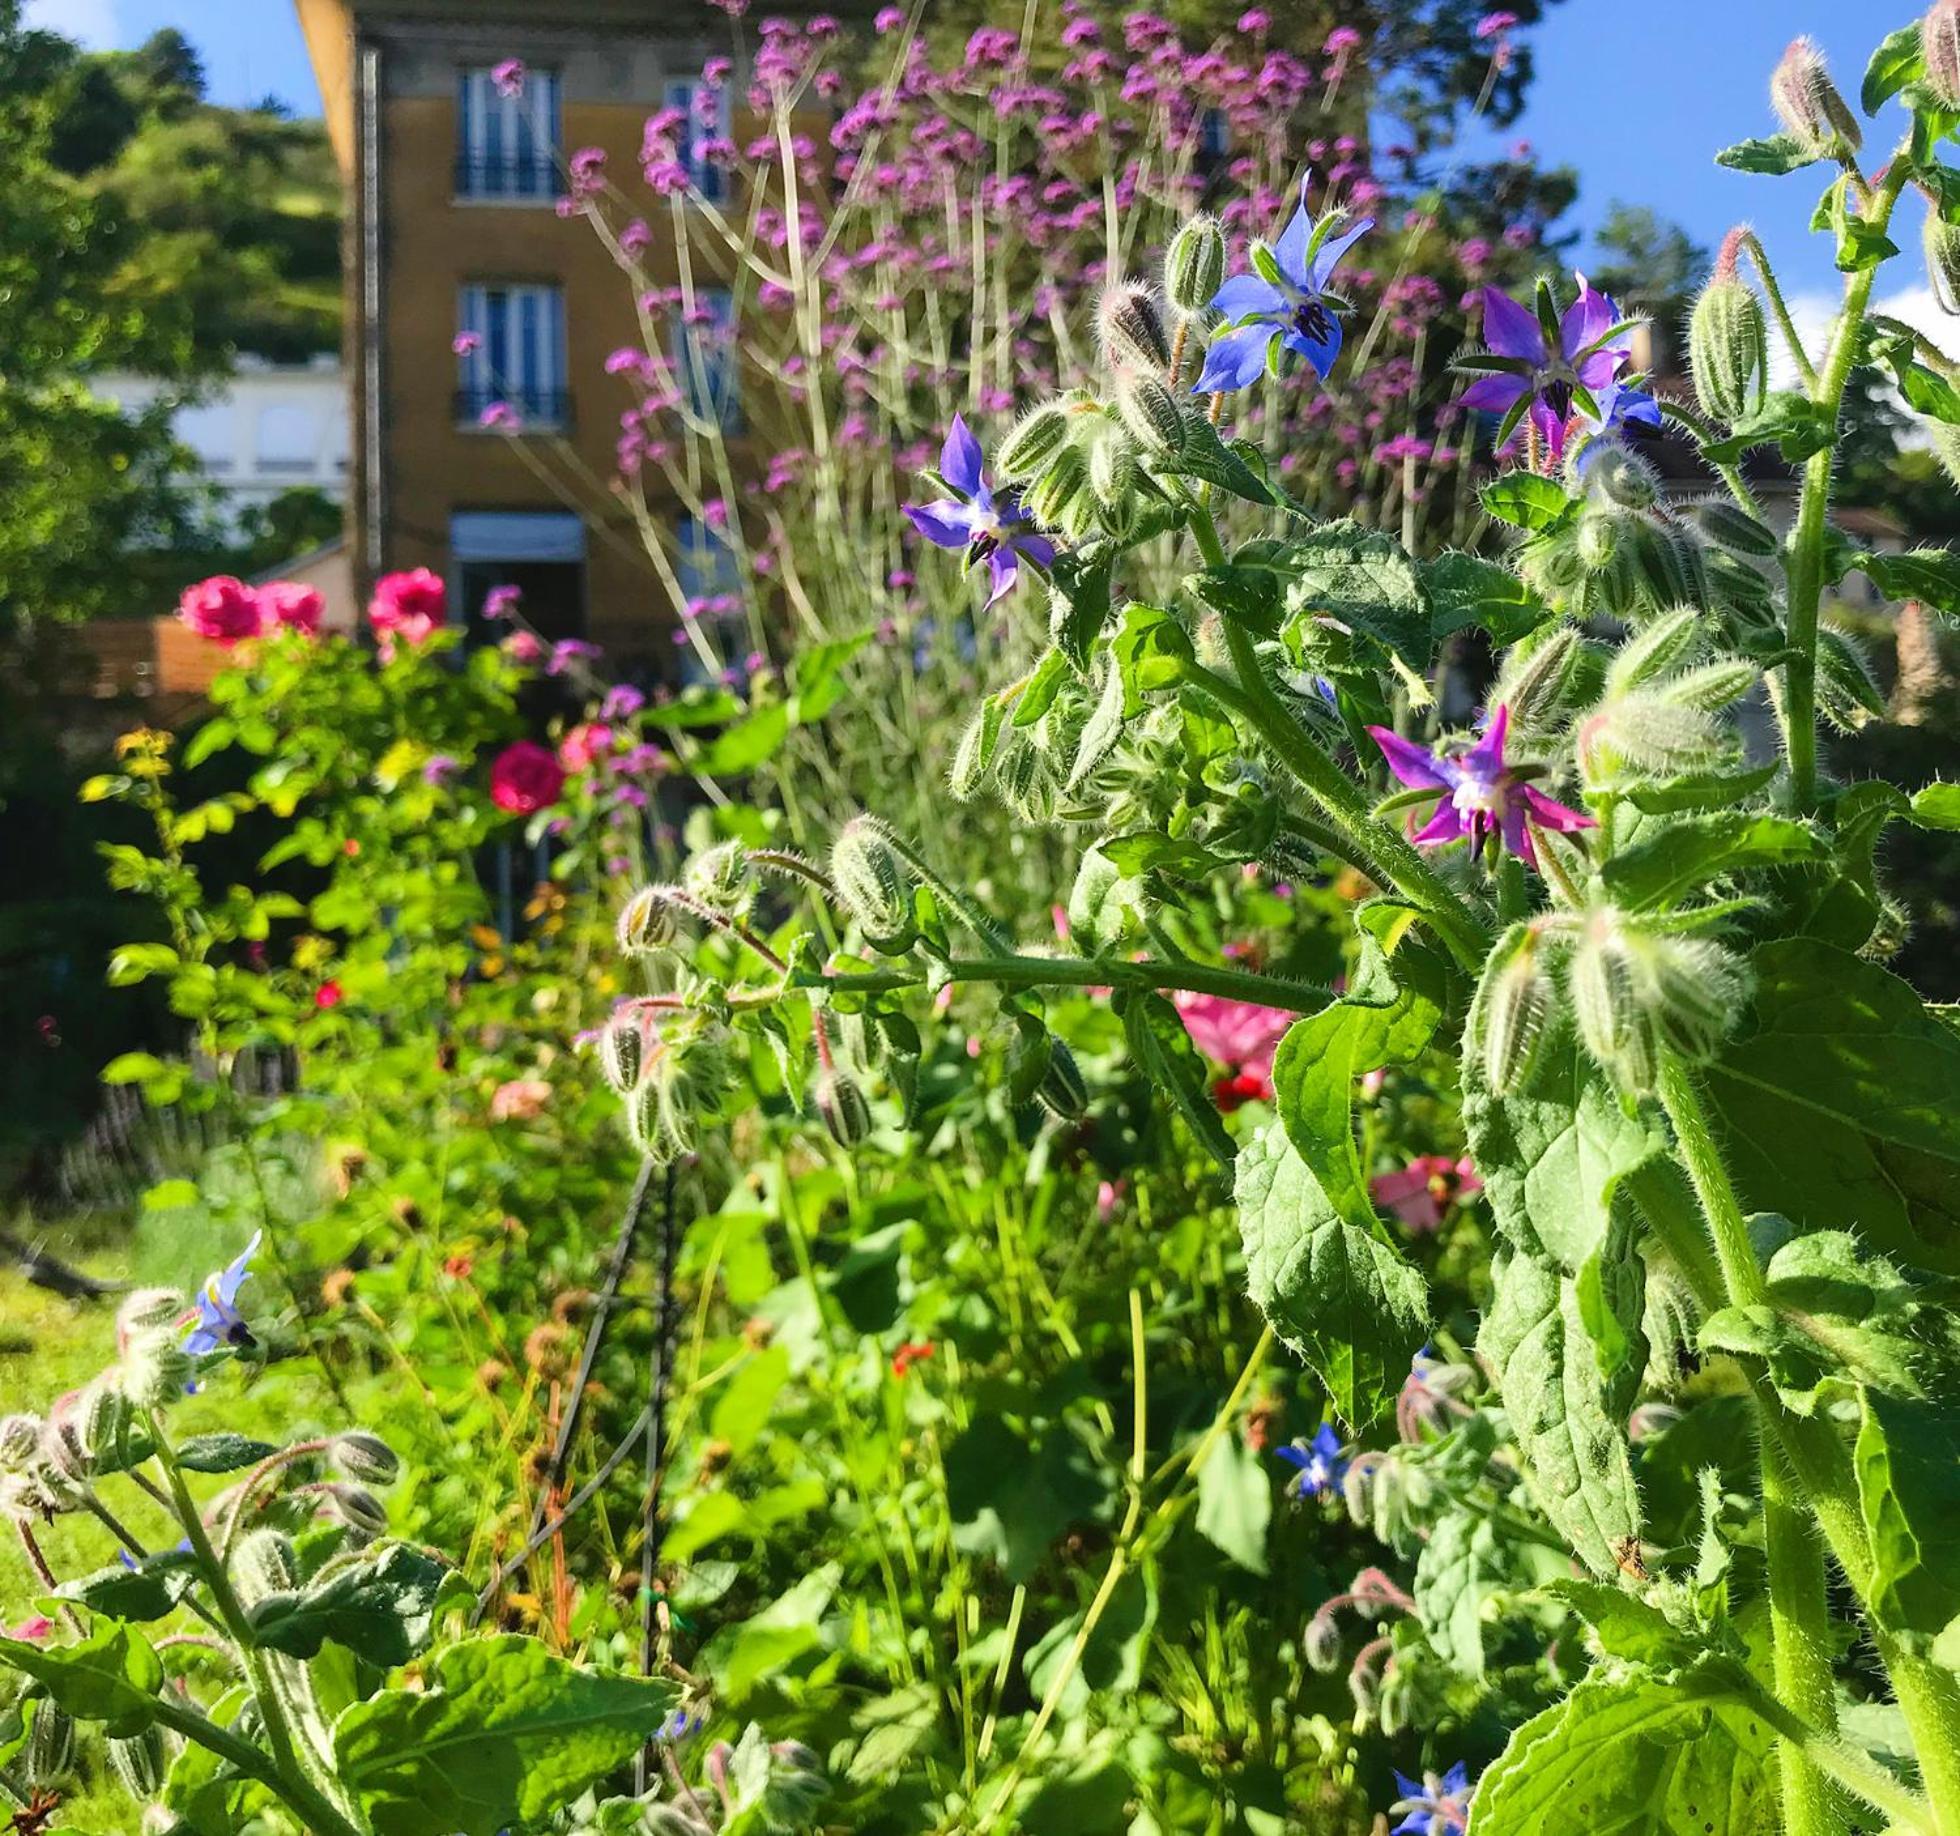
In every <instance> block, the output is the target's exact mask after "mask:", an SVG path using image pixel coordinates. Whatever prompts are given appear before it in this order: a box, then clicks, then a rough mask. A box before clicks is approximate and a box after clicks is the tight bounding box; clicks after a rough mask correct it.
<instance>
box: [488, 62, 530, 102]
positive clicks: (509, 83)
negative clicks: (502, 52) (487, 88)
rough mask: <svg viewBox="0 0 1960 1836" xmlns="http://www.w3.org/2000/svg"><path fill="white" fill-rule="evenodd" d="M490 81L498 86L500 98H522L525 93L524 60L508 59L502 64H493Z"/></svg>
mask: <svg viewBox="0 0 1960 1836" xmlns="http://www.w3.org/2000/svg"><path fill="white" fill-rule="evenodd" d="M490 81H491V82H492V83H493V84H495V85H496V89H497V94H498V95H500V96H509V97H513V98H515V97H517V96H521V95H522V94H523V93H524V60H523V59H522V58H521V57H507V58H505V59H504V61H503V62H502V63H501V64H492V65H491V66H490Z"/></svg>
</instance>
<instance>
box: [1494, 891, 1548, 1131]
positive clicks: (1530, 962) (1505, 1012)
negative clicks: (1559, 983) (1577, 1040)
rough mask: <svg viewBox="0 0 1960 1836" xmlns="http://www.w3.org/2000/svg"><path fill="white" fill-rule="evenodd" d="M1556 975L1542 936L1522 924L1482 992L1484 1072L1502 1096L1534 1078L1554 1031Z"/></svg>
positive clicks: (1520, 1087) (1518, 1088) (1496, 1091)
mask: <svg viewBox="0 0 1960 1836" xmlns="http://www.w3.org/2000/svg"><path fill="white" fill-rule="evenodd" d="M1552 1000H1553V991H1552V978H1551V977H1550V976H1549V975H1547V974H1546V973H1545V966H1544V963H1543V962H1542V960H1541V949H1540V944H1539V940H1538V936H1537V934H1536V933H1535V932H1534V931H1532V930H1531V929H1530V928H1529V927H1525V928H1522V929H1521V931H1520V935H1519V937H1518V940H1517V942H1516V943H1515V944H1514V945H1513V946H1512V948H1511V950H1510V952H1509V954H1508V955H1507V956H1506V957H1505V959H1504V960H1503V962H1501V963H1500V964H1498V966H1497V967H1496V969H1495V970H1494V971H1493V972H1492V973H1491V974H1490V975H1489V976H1488V977H1487V978H1486V980H1485V983H1484V987H1483V994H1482V1005H1483V1012H1482V1019H1483V1048H1484V1076H1485V1078H1486V1080H1487V1081H1488V1082H1489V1084H1490V1087H1491V1089H1492V1090H1493V1091H1494V1092H1495V1093H1496V1094H1497V1095H1499V1096H1507V1095H1509V1094H1510V1093H1511V1092H1512V1091H1514V1090H1520V1089H1522V1088H1523V1087H1524V1086H1525V1084H1526V1083H1528V1082H1529V1081H1530V1078H1531V1072H1532V1067H1533V1066H1534V1065H1536V1064H1537V1062H1538V1053H1539V1049H1540V1048H1541V1047H1542V1046H1543V1045H1544V1043H1545V1036H1546V1034H1547V1032H1548V1031H1549V1030H1550V1022H1551V1015H1552Z"/></svg>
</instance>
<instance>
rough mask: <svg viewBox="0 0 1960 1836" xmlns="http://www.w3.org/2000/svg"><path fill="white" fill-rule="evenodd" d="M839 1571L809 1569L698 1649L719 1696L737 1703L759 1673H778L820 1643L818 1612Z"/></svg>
mask: <svg viewBox="0 0 1960 1836" xmlns="http://www.w3.org/2000/svg"><path fill="white" fill-rule="evenodd" d="M842 1574H843V1571H842V1570H841V1569H840V1568H839V1567H838V1566H837V1564H836V1563H835V1562H827V1563H825V1564H824V1565H823V1566H822V1567H821V1568H814V1569H812V1570H811V1571H810V1572H809V1573H808V1574H807V1575H805V1576H804V1577H803V1578H802V1580H800V1581H799V1582H797V1584H796V1585H795V1586H794V1587H792V1588H791V1589H790V1590H789V1591H788V1592H787V1593H785V1594H782V1595H780V1596H778V1597H777V1598H776V1599H774V1600H772V1601H771V1602H770V1603H769V1604H768V1605H767V1606H766V1607H764V1608H763V1609H762V1610H761V1611H760V1612H758V1613H753V1614H751V1615H750V1616H749V1617H748V1618H747V1619H744V1620H741V1621H739V1622H737V1623H736V1624H734V1625H729V1626H724V1627H723V1628H722V1629H721V1630H720V1631H719V1632H717V1633H716V1634H715V1635H714V1637H713V1638H711V1639H710V1640H709V1641H708V1643H707V1644H706V1646H704V1647H703V1649H702V1652H701V1662H702V1664H703V1665H704V1666H705V1667H706V1668H707V1671H708V1674H709V1675H710V1676H712V1677H713V1678H714V1680H715V1688H716V1689H717V1690H718V1691H719V1692H720V1693H721V1696H722V1697H723V1699H724V1700H726V1701H728V1702H731V1703H738V1702H740V1701H741V1700H742V1699H743V1698H744V1697H745V1696H747V1695H749V1694H750V1692H751V1691H753V1690H754V1688H755V1686H756V1685H757V1683H759V1682H761V1681H762V1680H763V1679H764V1678H768V1677H775V1676H779V1675H780V1674H781V1673H782V1672H783V1671H784V1670H785V1669H787V1667H788V1666H789V1665H791V1664H792V1663H794V1662H795V1661H796V1660H797V1659H799V1658H801V1657H803V1656H805V1655H806V1654H807V1653H809V1652H811V1651H814V1650H816V1648H817V1647H818V1646H819V1645H820V1644H822V1642H823V1633H822V1629H821V1628H822V1624H823V1616H824V1614H825V1613H826V1612H827V1611H829V1608H830V1603H831V1600H832V1599H833V1597H834V1596H835V1595H836V1593H837V1583H838V1581H839V1580H840V1579H841V1577H842Z"/></svg>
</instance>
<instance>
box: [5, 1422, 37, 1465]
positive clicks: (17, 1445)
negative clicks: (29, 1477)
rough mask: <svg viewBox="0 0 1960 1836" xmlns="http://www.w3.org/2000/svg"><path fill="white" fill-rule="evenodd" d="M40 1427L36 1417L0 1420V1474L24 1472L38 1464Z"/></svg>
mask: <svg viewBox="0 0 1960 1836" xmlns="http://www.w3.org/2000/svg"><path fill="white" fill-rule="evenodd" d="M41 1427H42V1423H41V1418H40V1417H39V1416H38V1415H9V1416H6V1417H5V1418H0V1473H20V1472H25V1471H26V1470H27V1469H28V1468H29V1467H30V1466H33V1465H36V1464H37V1463H38V1459H39V1454H40V1448H41Z"/></svg>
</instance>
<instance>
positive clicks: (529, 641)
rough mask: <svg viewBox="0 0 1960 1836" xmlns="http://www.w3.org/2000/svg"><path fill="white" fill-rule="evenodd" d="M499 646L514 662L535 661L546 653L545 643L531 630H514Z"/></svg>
mask: <svg viewBox="0 0 1960 1836" xmlns="http://www.w3.org/2000/svg"><path fill="white" fill-rule="evenodd" d="M497 648H498V649H499V650H501V651H502V652H503V653H504V655H505V656H507V657H508V658H510V660H511V661H512V662H513V663H535V662H536V661H537V660H538V659H539V658H540V657H541V656H543V655H544V645H543V643H542V642H541V641H540V640H539V639H538V637H537V636H536V634H535V633H533V632H529V631H513V632H512V633H511V634H510V636H509V637H507V638H505V639H504V641H503V642H502V643H501V644H500V645H498V646H497Z"/></svg>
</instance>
